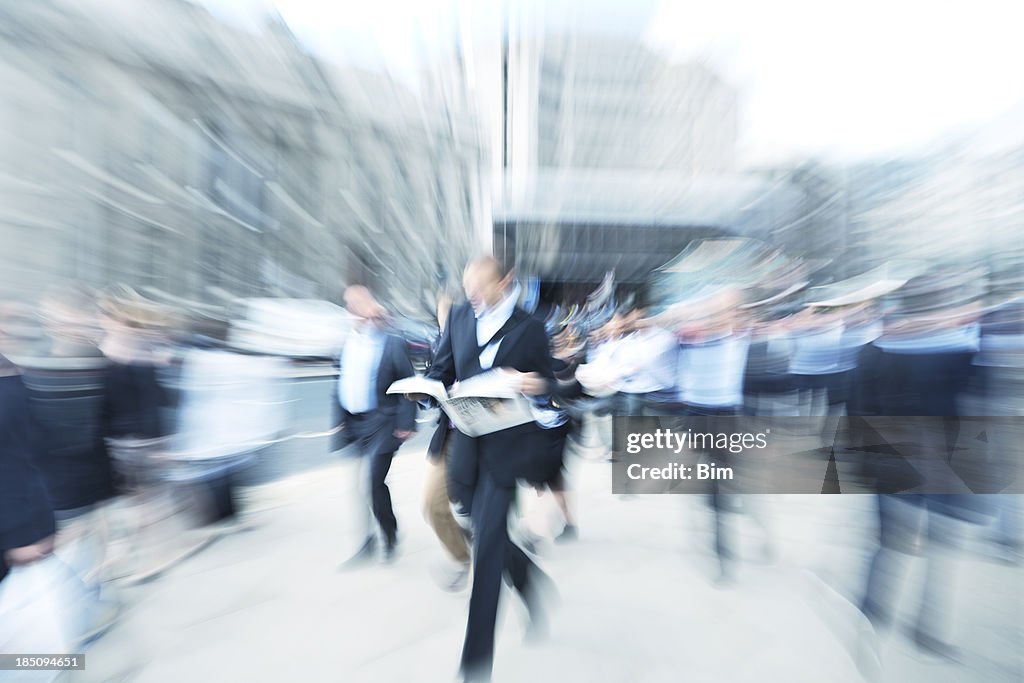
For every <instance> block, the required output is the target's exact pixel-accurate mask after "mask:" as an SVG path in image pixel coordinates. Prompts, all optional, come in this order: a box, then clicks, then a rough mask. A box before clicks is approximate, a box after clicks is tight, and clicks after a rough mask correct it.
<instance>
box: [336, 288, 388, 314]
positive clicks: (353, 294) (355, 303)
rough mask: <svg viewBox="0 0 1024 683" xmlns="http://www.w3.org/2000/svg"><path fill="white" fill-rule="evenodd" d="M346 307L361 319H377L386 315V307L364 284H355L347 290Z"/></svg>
mask: <svg viewBox="0 0 1024 683" xmlns="http://www.w3.org/2000/svg"><path fill="white" fill-rule="evenodd" d="M345 308H347V309H348V312H349V313H351V314H352V315H354V316H355V317H357V318H359V319H360V320H375V319H378V318H380V317H381V316H383V315H384V309H383V308H382V307H381V305H380V304H379V303H377V300H376V299H375V298H373V294H371V293H370V290H369V289H367V288H366V287H364V286H362V285H353V286H351V287H349V288H348V289H346V290H345Z"/></svg>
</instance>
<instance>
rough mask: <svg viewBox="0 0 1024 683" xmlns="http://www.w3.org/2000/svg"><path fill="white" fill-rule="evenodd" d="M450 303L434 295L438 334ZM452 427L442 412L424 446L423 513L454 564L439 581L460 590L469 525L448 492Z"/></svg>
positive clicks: (447, 296) (466, 566) (467, 563)
mask: <svg viewBox="0 0 1024 683" xmlns="http://www.w3.org/2000/svg"><path fill="white" fill-rule="evenodd" d="M453 303H454V297H452V295H451V294H449V293H442V295H441V296H439V297H438V302H437V325H438V330H439V332H440V334H441V335H443V334H444V330H445V325H446V323H447V321H448V315H449V313H450V312H451V307H452V305H453ZM440 342H441V337H440V336H438V339H437V342H436V343H435V345H434V349H433V352H432V354H431V355H432V356H436V355H437V351H438V347H439V345H440ZM453 430H454V427H453V426H452V423H451V420H449V419H448V416H447V415H445V414H444V412H443V411H442V412H441V413H440V415H439V416H438V419H437V427H436V428H435V430H434V435H433V437H431V439H430V445H429V446H428V447H427V471H426V475H425V477H424V491H423V508H424V509H423V513H424V517H426V519H427V523H428V524H429V525H430V528H431V529H433V530H434V533H435V534H436V535H437V538H438V540H439V541H440V542H441V545H442V546H443V547H444V549H445V551H446V552H447V553H448V555H449V556H450V557H451V559H452V560H453V561H454V562H455V563H456V565H457V569H456V570H455V571H454V572H452V573H451V575H450V576H446V577H444V578H443V579H442V581H441V583H442V585H443V587H444V588H446V589H447V590H461V589H462V588H464V587H465V586H466V583H467V581H468V579H469V571H470V552H469V525H468V524H467V525H466V526H465V527H463V526H462V525H460V524H459V522H458V521H457V520H456V519H455V515H454V514H453V513H452V507H451V501H450V498H449V494H448V481H447V480H448V466H449V463H450V462H451V450H452V444H453V443H454V440H453V439H452V432H453Z"/></svg>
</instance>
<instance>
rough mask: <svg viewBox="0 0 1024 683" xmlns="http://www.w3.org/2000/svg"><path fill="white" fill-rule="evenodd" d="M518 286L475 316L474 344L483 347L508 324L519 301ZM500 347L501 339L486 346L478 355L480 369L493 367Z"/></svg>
mask: <svg viewBox="0 0 1024 683" xmlns="http://www.w3.org/2000/svg"><path fill="white" fill-rule="evenodd" d="M520 289H521V288H520V287H519V284H518V283H517V284H516V285H515V287H513V288H512V291H511V292H509V293H508V295H507V296H506V297H505V298H504V299H502V300H501V301H499V302H498V303H496V304H495V305H494V306H492V307H490V308H485V309H484V310H482V311H480V312H479V313H477V314H476V343H477V346H483V345H484V344H486V343H487V340H488V339H490V338H491V337H493V336H494V335H495V334H497V332H498V330H500V329H501V326H502V325H504V324H505V323H507V322H508V319H509V318H511V317H512V313H513V312H515V310H516V303H517V302H518V301H519V292H520ZM499 346H501V339H495V340H494V341H493V342H491V343H490V344H487V348H485V349H484V350H483V351H482V352H481V353H480V367H481V368H483V369H484V370H490V369H491V366H493V365H494V358H495V357H496V356H497V355H498V347H499Z"/></svg>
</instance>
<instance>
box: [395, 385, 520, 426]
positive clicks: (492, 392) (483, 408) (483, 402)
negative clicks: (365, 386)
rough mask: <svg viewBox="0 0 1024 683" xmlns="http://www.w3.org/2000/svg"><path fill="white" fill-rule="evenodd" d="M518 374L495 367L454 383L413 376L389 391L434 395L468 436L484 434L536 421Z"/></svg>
mask: <svg viewBox="0 0 1024 683" xmlns="http://www.w3.org/2000/svg"><path fill="white" fill-rule="evenodd" d="M514 378H515V375H511V374H509V373H506V372H502V371H501V370H491V371H490V372H485V373H482V374H480V375H477V376H476V377H471V378H470V379H467V380H465V381H462V382H457V383H456V384H455V385H453V386H452V388H451V392H445V390H444V386H443V385H442V384H441V383H440V382H437V381H435V380H428V379H425V378H422V377H410V378H408V379H404V380H399V381H398V382H395V383H394V384H392V385H391V387H390V388H388V393H389V394H427V395H429V396H433V397H434V398H435V399H436V400H437V402H438V403H439V404H440V406H441V409H442V410H443V411H444V412H445V414H446V415H448V417H449V419H451V421H452V424H453V425H455V427H456V429H458V430H459V431H460V432H462V433H463V434H465V435H467V436H474V437H475V436H483V435H484V434H491V433H493V432H499V431H501V430H503V429H509V428H511V427H516V426H519V425H521V424H526V423H527V422H533V420H534V417H533V412H532V410H531V409H530V402H529V401H528V400H527V398H526V397H525V396H523V395H522V394H521V393H520V392H519V387H518V384H517V383H516V382H515V381H514Z"/></svg>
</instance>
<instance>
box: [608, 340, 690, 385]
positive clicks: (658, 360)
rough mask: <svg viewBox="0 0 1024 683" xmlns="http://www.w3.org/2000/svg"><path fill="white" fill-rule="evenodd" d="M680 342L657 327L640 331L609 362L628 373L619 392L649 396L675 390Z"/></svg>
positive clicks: (616, 350) (617, 348)
mask: <svg viewBox="0 0 1024 683" xmlns="http://www.w3.org/2000/svg"><path fill="white" fill-rule="evenodd" d="M678 357H679V341H678V340H677V339H676V336H675V335H674V334H672V333H671V332H668V331H666V330H662V329H660V328H657V327H650V328H647V329H643V330H638V331H636V332H634V333H633V334H630V335H629V336H627V337H625V338H624V339H622V340H621V341H620V342H619V343H618V344H617V345H616V346H615V348H613V349H612V351H611V355H610V356H609V358H608V362H611V363H613V364H614V365H615V366H618V367H619V368H622V369H623V370H625V375H624V376H623V378H622V380H621V381H620V382H619V386H618V389H619V391H622V392H625V393H628V394H649V393H652V392H656V391H662V390H664V389H671V388H672V387H673V386H675V383H676V382H675V380H676V365H677V363H678Z"/></svg>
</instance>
